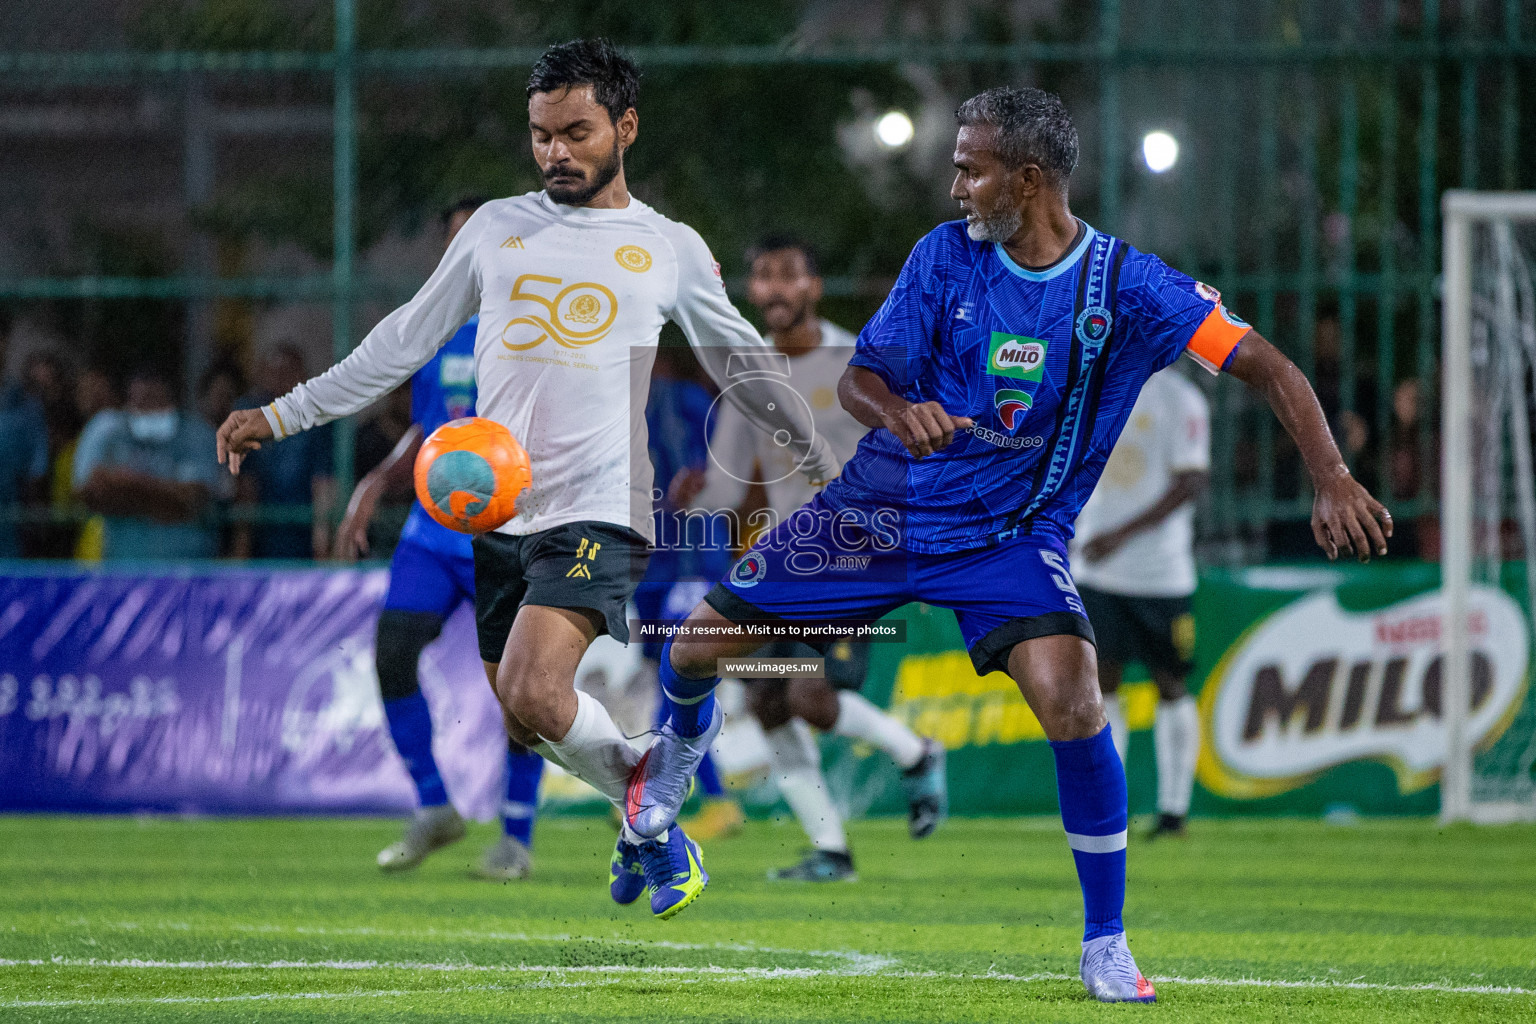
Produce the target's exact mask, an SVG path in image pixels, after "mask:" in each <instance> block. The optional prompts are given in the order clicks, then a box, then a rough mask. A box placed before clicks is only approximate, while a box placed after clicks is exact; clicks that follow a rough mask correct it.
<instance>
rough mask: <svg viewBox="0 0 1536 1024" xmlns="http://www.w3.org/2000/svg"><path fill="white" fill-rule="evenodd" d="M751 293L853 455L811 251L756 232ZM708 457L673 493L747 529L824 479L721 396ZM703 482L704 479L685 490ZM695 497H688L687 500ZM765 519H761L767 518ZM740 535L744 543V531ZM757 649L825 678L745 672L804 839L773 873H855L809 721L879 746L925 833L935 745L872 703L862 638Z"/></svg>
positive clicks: (854, 428) (940, 806) (803, 386)
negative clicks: (752, 498) (800, 856)
mask: <svg viewBox="0 0 1536 1024" xmlns="http://www.w3.org/2000/svg"><path fill="white" fill-rule="evenodd" d="M747 266H748V278H747V298H748V300H749V301H750V302H751V303H752V305H753V306H755V307H757V310H758V312H759V313H760V314H761V315H762V318H763V323H764V326H765V327H766V328H767V332H768V340H769V341H770V342H771V343H772V345H773V347H774V348H775V349H776V350H778V352H780V353H782V355H783V357H784V358H783V359H782V361H781V365H782V371H783V374H784V380H785V383H787V384H788V385H789V387H791V388H793V389H794V391H795V393H796V394H798V395H799V396H800V398H801V399H803V400H804V402H805V404H806V405H807V406H808V407H809V408H810V410H811V416H812V417H813V419H814V420H815V423H816V433H817V434H818V435H820V436H821V437H823V438H825V439H826V441H827V443H828V444H829V445H830V446H831V448H832V451H833V453H834V454H835V455H836V456H837V457H838V460H839V461H840V462H846V461H847V460H848V459H849V458H850V457H852V455H853V453H854V450H855V449H856V448H857V447H858V445H859V441H860V440H861V439H862V438H863V437H864V435H865V434H867V433H869V428H868V427H866V426H864V425H863V424H862V423H860V422H859V421H858V420H856V419H854V418H853V417H852V416H850V415H849V414H848V413H847V412H846V411H845V410H844V409H843V407H842V405H841V404H840V403H839V402H838V400H837V382H838V380H839V379H841V377H842V375H843V372H844V371H845V370H846V369H847V368H848V360H849V358H850V357H851V356H852V355H853V351H854V342H855V340H856V339H855V338H854V336H853V335H852V334H850V333H848V332H847V331H845V330H843V329H842V328H841V327H838V326H837V325H836V324H833V323H831V322H829V321H827V320H824V319H822V318H821V317H820V316H818V315H817V312H816V304H817V303H818V302H819V301H820V300H821V295H822V278H821V273H820V270H819V269H818V267H817V263H816V255H815V252H814V251H813V250H812V249H811V247H810V246H809V245H808V244H807V243H805V242H804V241H802V240H800V239H797V238H795V237H793V236H790V235H784V234H775V235H769V236H767V237H765V238H763V239H762V240H761V241H760V242H759V243H758V244H757V245H755V246H754V247H753V248H752V250H751V251H749V252H748V253H747ZM713 418H714V430H713V432H712V433H711V434H710V436H709V452H710V458H709V462H708V469H707V471H706V472H705V474H704V475H703V477H702V479H701V478H700V477H699V476H697V475H694V474H682V475H681V479H680V480H679V481H678V485H677V487H675V488H674V499H675V500H678V501H679V504H683V505H686V504H692V506H693V507H694V508H699V509H708V510H721V511H724V510H729V511H731V512H734V513H736V514H737V515H739V516H740V517H741V519H742V521H743V522H744V523H746V529H745V531H744V532H746V533H749V534H753V535H755V534H756V533H759V532H762V531H761V528H762V527H764V526H766V527H767V528H770V529H771V528H772V526H773V525H775V524H777V523H779V522H782V521H783V520H785V519H787V518H789V517H790V516H791V515H792V514H793V513H794V512H795V510H796V509H798V508H799V507H800V506H801V505H803V504H805V503H806V502H807V501H810V500H811V497H812V496H813V495H814V494H815V493H816V492H817V491H818V490H820V488H819V487H817V486H813V485H811V484H809V483H807V482H806V480H805V479H804V477H803V476H802V475H801V474H799V473H796V472H795V455H794V452H793V451H792V450H790V449H788V448H787V447H786V446H784V445H783V444H780V443H777V442H776V441H775V439H774V438H773V437H772V436H771V435H770V434H769V433H767V432H765V431H763V430H762V429H761V428H760V427H758V426H757V425H756V424H754V423H753V422H751V421H750V420H748V419H747V417H746V416H744V415H742V413H741V412H740V410H738V409H737V408H736V407H734V406H731V405H729V404H727V403H724V402H722V403H720V404H718V405H717V406H716V407H715V411H714V414H713ZM753 482H757V483H760V484H761V485H762V488H763V493H764V495H765V496H766V499H767V507H766V509H763V510H758V509H755V508H750V507H748V501H749V487H750V485H751V484H752V483H753ZM701 483H702V485H703V489H702V490H699V491H698V492H697V493H696V494H695V493H692V492H693V491H695V490H696V489H697V488H698V487H699V485H700V484H701ZM690 499H691V501H690ZM764 520H766V521H764ZM743 542H744V546H749V545H750V540H749V538H746V537H744V538H743ZM759 654H760V655H761V656H764V657H778V658H805V657H819V656H823V655H824V656H825V671H826V674H825V676H824V677H823V678H796V679H752V680H744V682H746V683H747V703H748V707H749V708H750V709H751V711H752V713H753V715H754V717H756V718H757V721H758V724H759V725H761V726H762V727H763V731H764V733H765V734H766V736H767V738H768V747H769V751H770V756H771V767H772V770H773V775H774V779H775V781H776V782H777V783H778V786H779V792H780V794H781V795H782V796H783V797H784V801H785V803H787V804H788V805H789V807H790V810H791V811H793V812H794V815H795V817H796V819H797V820H798V821H799V822H800V825H801V827H802V828H803V829H804V830H805V833H806V836H807V837H808V838H809V839H810V842H811V846H812V849H811V851H810V853H809V854H808V855H807V856H806V857H805V859H804V860H802V861H801V862H800V863H798V864H795V865H792V866H790V867H787V868H784V869H782V870H779V871H774V872H772V873H770V876H769V877H770V878H773V879H776V880H779V881H802V882H827V881H851V880H853V879H854V878H856V877H857V876H856V875H855V871H854V864H853V856H852V853H851V851H850V849H849V846H848V833H847V831H846V830H845V829H844V827H843V816H842V813H841V812H840V811H839V810H838V808H837V806H836V805H835V804H834V803H833V801H832V798H831V795H830V793H829V792H828V790H827V785H826V780H825V778H824V777H823V775H822V771H821V751H820V748H819V747H818V745H817V742H816V738H815V737H814V736H813V735H812V733H811V730H810V728H809V727H808V724H809V726H814V727H815V728H817V729H819V730H821V731H823V732H830V733H833V734H835V735H838V736H845V737H848V738H849V739H854V740H861V741H863V742H865V743H868V744H870V745H871V746H873V747H874V748H875V749H877V750H880V751H883V752H884V753H885V754H887V755H888V756H889V757H890V758H891V760H892V761H893V762H894V763H895V764H896V767H897V768H898V769H899V770H900V771H901V781H902V787H903V789H904V790H905V791H906V796H907V827H908V832H909V833H910V834H911V836H912V837H913V838H914V839H922V838H926V837H927V836H929V835H931V834H932V833H933V831H934V829H936V828H937V827H938V826H939V824H940V823H941V822H942V821H943V819H944V816H945V815H946V813H947V812H948V791H947V785H946V779H945V763H944V761H945V758H944V747H943V745H942V744H940V743H938V742H936V741H935V740H932V739H929V738H927V737H922V736H918V735H917V734H916V733H914V732H913V731H912V730H911V729H909V728H908V727H907V725H906V724H905V723H904V722H902V721H901V720H900V719H897V718H894V717H892V716H891V715H889V714H887V713H886V712H885V711H884V710H882V709H881V708H879V707H877V706H875V705H874V704H872V703H871V702H870V701H869V700H867V699H866V698H865V697H864V696H863V695H861V694H860V693H859V689H860V688H861V687H862V686H863V685H864V681H865V676H866V675H867V673H868V668H869V650H868V645H867V644H865V643H858V642H853V643H850V642H847V641H838V642H836V643H831V644H827V645H825V648H824V650H822V649H813V648H811V647H809V646H807V645H806V644H801V643H795V642H793V641H776V642H774V643H772V644H769V645H768V646H766V647H764V648H763V649H762V650H761V651H760V652H759Z"/></svg>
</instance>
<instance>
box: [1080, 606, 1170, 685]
mask: <svg viewBox="0 0 1536 1024" xmlns="http://www.w3.org/2000/svg"><path fill="white" fill-rule="evenodd" d="M1077 593H1078V595H1079V596H1080V597H1082V599H1083V608H1084V609H1086V610H1087V612H1088V621H1089V622H1091V623H1093V635H1094V636H1095V637H1097V638H1098V646H1099V657H1100V658H1101V659H1103V660H1104V661H1117V662H1119V663H1120V664H1122V665H1123V664H1126V663H1127V662H1132V661H1135V662H1139V663H1141V664H1143V665H1145V666H1146V667H1147V668H1148V669H1149V670H1150V671H1153V672H1171V673H1174V674H1176V675H1179V676H1186V675H1188V674H1189V671H1190V669H1191V668H1193V667H1194V663H1193V661H1192V660H1191V659H1192V658H1193V656H1194V653H1195V617H1194V615H1193V614H1191V612H1190V608H1191V603H1190V599H1189V598H1188V597H1131V596H1129V595H1126V594H1111V593H1108V592H1107V591H1103V590H1094V589H1093V588H1092V587H1083V586H1079V587H1078V588H1077Z"/></svg>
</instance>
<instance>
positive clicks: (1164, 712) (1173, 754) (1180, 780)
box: [1152, 694, 1200, 818]
mask: <svg viewBox="0 0 1536 1024" xmlns="http://www.w3.org/2000/svg"><path fill="white" fill-rule="evenodd" d="M1152 736H1153V738H1154V740H1155V742H1156V743H1157V809H1158V810H1159V811H1160V812H1162V813H1163V814H1177V815H1178V816H1179V817H1181V818H1182V817H1183V816H1184V815H1186V814H1188V813H1189V798H1190V796H1191V795H1193V793H1194V790H1195V762H1196V761H1197V760H1198V759H1199V757H1200V714H1199V712H1198V711H1197V710H1196V709H1195V698H1193V697H1191V696H1189V695H1188V694H1185V695H1184V696H1183V697H1180V698H1179V699H1178V700H1165V701H1159V702H1158V705H1157V723H1156V725H1154V726H1153V729H1152Z"/></svg>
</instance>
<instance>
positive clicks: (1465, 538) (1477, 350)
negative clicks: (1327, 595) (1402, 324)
mask: <svg viewBox="0 0 1536 1024" xmlns="http://www.w3.org/2000/svg"><path fill="white" fill-rule="evenodd" d="M1441 209H1442V215H1443V233H1444V234H1443V250H1442V255H1443V266H1444V278H1443V289H1444V291H1443V305H1442V359H1441V477H1440V479H1441V497H1440V522H1441V551H1440V558H1441V562H1440V566H1441V586H1442V593H1443V598H1444V609H1445V620H1444V622H1445V625H1444V630H1443V633H1442V636H1443V638H1444V639H1443V654H1442V656H1443V662H1442V673H1441V679H1442V691H1441V698H1442V699H1441V709H1442V713H1443V715H1444V723H1445V743H1446V757H1445V765H1444V769H1443V772H1442V774H1441V784H1440V817H1441V820H1442V821H1445V822H1453V821H1470V822H1477V823H1486V824H1493V823H1499V822H1508V821H1520V820H1530V819H1536V777H1533V775H1532V768H1533V762H1536V709H1533V707H1532V695H1531V693H1530V692H1529V690H1527V691H1526V693H1525V695H1524V697H1523V699H1522V700H1521V701H1520V702H1519V703H1518V704H1517V705H1516V707H1515V708H1514V709H1513V711H1512V716H1511V717H1507V718H1506V719H1504V720H1502V721H1500V722H1497V723H1490V722H1488V721H1487V720H1486V719H1480V716H1478V714H1477V709H1476V708H1475V707H1474V704H1475V699H1476V683H1477V677H1476V660H1475V659H1476V653H1475V650H1474V643H1475V637H1474V633H1475V631H1476V630H1475V623H1476V616H1475V608H1474V590H1475V588H1476V587H1478V586H1500V585H1501V584H1502V582H1503V581H1504V579H1505V574H1504V554H1505V547H1506V537H1508V536H1509V535H1510V531H1509V530H1508V529H1507V527H1508V526H1510V525H1513V526H1515V527H1517V528H1518V536H1519V539H1520V555H1521V558H1522V559H1523V561H1524V567H1525V581H1524V582H1525V588H1526V597H1527V618H1526V623H1527V625H1526V631H1527V637H1529V635H1530V628H1529V616H1530V614H1531V613H1532V611H1533V610H1536V484H1533V478H1532V455H1531V442H1532V439H1531V418H1532V417H1531V406H1532V400H1533V373H1536V285H1533V277H1532V275H1533V268H1536V192H1470V191H1450V192H1447V193H1445V195H1444V197H1443V198H1442V204H1441ZM1511 520H1513V523H1512V524H1511Z"/></svg>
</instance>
